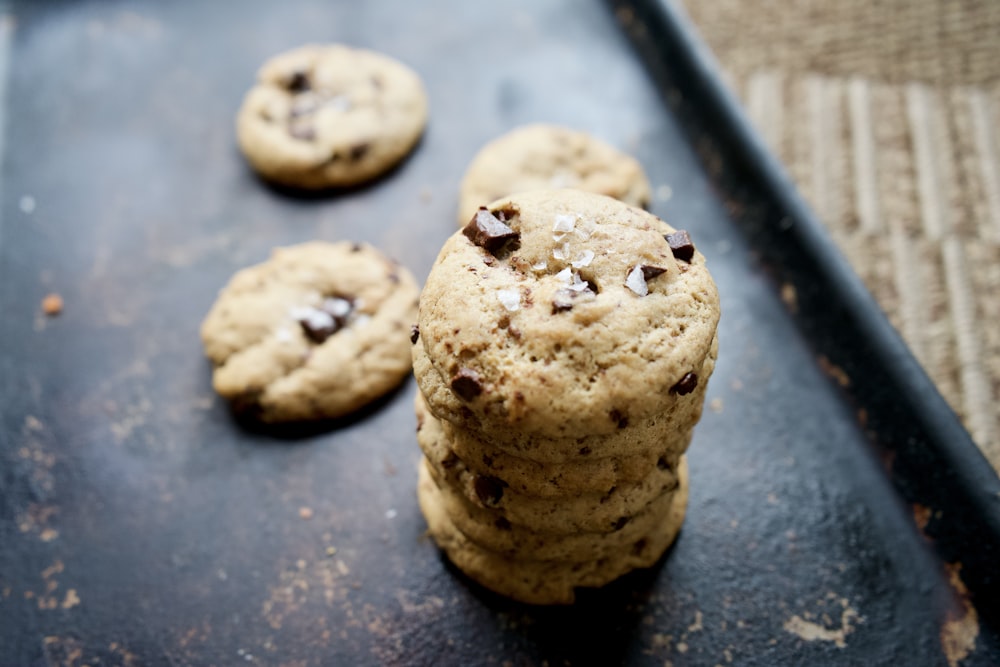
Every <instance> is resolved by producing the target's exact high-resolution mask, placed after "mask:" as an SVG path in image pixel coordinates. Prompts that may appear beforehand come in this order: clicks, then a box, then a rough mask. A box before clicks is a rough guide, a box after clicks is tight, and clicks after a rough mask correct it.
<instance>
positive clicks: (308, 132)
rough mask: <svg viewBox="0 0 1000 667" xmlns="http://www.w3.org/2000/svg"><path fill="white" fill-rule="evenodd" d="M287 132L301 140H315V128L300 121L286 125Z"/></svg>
mask: <svg viewBox="0 0 1000 667" xmlns="http://www.w3.org/2000/svg"><path fill="white" fill-rule="evenodd" d="M288 134H290V135H292V137H294V138H295V139H299V140H301V141H315V140H316V128H314V127H313V126H312V125H305V124H302V123H294V124H292V125H289V126H288Z"/></svg>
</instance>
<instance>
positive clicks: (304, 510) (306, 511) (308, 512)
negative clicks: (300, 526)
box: [299, 507, 313, 519]
mask: <svg viewBox="0 0 1000 667" xmlns="http://www.w3.org/2000/svg"><path fill="white" fill-rule="evenodd" d="M299 518H300V519H311V518H313V511H312V508H311V507H300V508H299Z"/></svg>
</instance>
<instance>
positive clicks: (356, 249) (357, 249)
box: [351, 243, 361, 252]
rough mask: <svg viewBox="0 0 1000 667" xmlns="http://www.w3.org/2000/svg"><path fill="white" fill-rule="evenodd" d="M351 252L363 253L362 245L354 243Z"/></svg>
mask: <svg viewBox="0 0 1000 667" xmlns="http://www.w3.org/2000/svg"><path fill="white" fill-rule="evenodd" d="M351 252H361V244H360V243H352V244H351Z"/></svg>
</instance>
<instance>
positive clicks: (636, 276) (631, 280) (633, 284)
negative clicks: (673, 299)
mask: <svg viewBox="0 0 1000 667" xmlns="http://www.w3.org/2000/svg"><path fill="white" fill-rule="evenodd" d="M625 287H627V288H629V289H630V290H632V291H633V292H635V293H636V294H638V295H639V296H646V295H647V294H649V287H648V286H647V285H646V279H645V278H644V277H643V275H642V267H641V266H639V265H636V267H635V268H634V269H632V271H631V272H629V274H628V277H627V278H626V279H625Z"/></svg>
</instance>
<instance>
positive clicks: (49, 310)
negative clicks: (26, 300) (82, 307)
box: [42, 292, 63, 317]
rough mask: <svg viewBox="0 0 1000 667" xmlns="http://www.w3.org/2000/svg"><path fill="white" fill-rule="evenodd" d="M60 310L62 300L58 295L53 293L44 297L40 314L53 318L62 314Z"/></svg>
mask: <svg viewBox="0 0 1000 667" xmlns="http://www.w3.org/2000/svg"><path fill="white" fill-rule="evenodd" d="M62 309H63V300H62V297H61V296H59V295H58V294H56V293H54V292H53V293H52V294H49V295H46V297H45V298H44V299H42V312H43V313H45V314H46V315H49V316H51V317H55V316H56V315H58V314H59V313H61V312H62Z"/></svg>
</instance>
